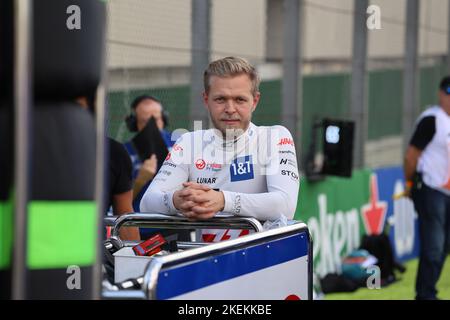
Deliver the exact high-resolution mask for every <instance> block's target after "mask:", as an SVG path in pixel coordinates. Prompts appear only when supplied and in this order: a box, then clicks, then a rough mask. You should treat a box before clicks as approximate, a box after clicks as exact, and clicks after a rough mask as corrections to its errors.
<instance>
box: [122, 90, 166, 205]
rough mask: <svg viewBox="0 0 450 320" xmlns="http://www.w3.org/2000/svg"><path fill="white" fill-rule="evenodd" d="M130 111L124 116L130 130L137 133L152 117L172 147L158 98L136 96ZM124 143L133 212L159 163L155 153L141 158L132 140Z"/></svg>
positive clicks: (164, 114) (163, 137)
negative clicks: (131, 190)
mask: <svg viewBox="0 0 450 320" xmlns="http://www.w3.org/2000/svg"><path fill="white" fill-rule="evenodd" d="M131 111H132V113H131V114H130V115H129V116H128V117H127V118H126V123H127V127H128V129H129V130H130V131H131V132H138V133H139V132H141V131H142V130H144V128H145V127H146V126H147V124H148V122H149V120H150V119H151V118H152V117H153V118H154V119H155V122H156V126H157V128H158V129H159V132H160V134H161V138H162V139H163V141H164V143H165V145H166V147H167V148H168V149H170V148H171V147H172V145H173V141H172V140H171V138H170V137H171V135H170V133H169V131H167V130H166V127H167V114H166V113H165V112H164V109H163V106H162V103H161V101H160V100H159V99H157V98H156V97H154V96H150V95H141V96H138V97H136V98H135V99H134V100H133V102H132V104H131ZM124 145H125V148H126V150H127V152H128V154H129V156H130V159H131V162H132V167H133V173H132V178H133V208H134V211H135V212H139V203H140V201H141V198H142V196H143V194H144V193H145V190H147V187H148V186H149V184H150V182H151V180H152V179H153V177H154V176H155V175H156V173H157V171H158V167H160V166H161V163H158V159H157V157H156V155H155V154H152V155H151V156H150V157H149V158H147V159H141V158H140V157H139V153H138V150H136V146H135V145H134V144H133V143H132V141H128V142H126V143H125V144H124Z"/></svg>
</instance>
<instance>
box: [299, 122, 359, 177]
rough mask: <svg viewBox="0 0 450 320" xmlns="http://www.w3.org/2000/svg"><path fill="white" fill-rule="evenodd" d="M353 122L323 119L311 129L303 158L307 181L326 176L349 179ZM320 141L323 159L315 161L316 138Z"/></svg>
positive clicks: (350, 173)
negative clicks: (309, 139) (308, 143)
mask: <svg viewBox="0 0 450 320" xmlns="http://www.w3.org/2000/svg"><path fill="white" fill-rule="evenodd" d="M354 126H355V124H354V122H353V121H346V120H332V119H323V120H317V121H315V122H314V124H313V126H312V128H311V143H310V145H309V149H308V152H307V154H306V158H305V164H304V166H305V173H306V177H307V179H308V180H309V181H319V180H322V179H324V178H325V176H327V175H331V176H341V177H351V176H352V166H353V136H354ZM319 134H320V135H321V137H322V139H321V141H320V143H322V153H321V154H322V155H323V159H322V161H321V162H320V163H319V162H318V161H317V159H316V155H317V154H316V151H317V149H318V143H319V141H318V136H319Z"/></svg>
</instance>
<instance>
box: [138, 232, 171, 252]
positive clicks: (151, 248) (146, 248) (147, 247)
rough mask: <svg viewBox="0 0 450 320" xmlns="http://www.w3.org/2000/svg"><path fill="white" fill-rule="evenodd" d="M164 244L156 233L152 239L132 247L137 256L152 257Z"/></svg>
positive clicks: (162, 238)
mask: <svg viewBox="0 0 450 320" xmlns="http://www.w3.org/2000/svg"><path fill="white" fill-rule="evenodd" d="M165 243H166V239H164V237H163V236H162V235H161V234H159V233H157V234H155V235H154V236H153V237H151V238H149V239H147V240H145V241H144V242H141V243H139V244H138V245H135V246H134V247H133V251H134V253H135V254H136V255H137V256H152V255H154V254H155V253H158V252H160V251H161V246H162V245H163V244H165Z"/></svg>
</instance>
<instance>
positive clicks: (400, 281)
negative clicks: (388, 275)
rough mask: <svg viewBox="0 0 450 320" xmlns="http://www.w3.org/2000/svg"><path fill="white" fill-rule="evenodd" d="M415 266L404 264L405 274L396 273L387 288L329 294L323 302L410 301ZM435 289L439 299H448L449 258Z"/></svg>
mask: <svg viewBox="0 0 450 320" xmlns="http://www.w3.org/2000/svg"><path fill="white" fill-rule="evenodd" d="M417 265H418V260H417V259H414V260H411V261H408V262H407V263H405V266H406V268H407V269H406V272H405V273H403V274H402V273H396V275H397V281H396V282H394V283H392V284H391V285H389V286H387V287H382V288H381V289H367V288H360V289H358V290H356V291H355V292H352V293H329V294H326V295H325V300H412V299H414V296H415V289H414V288H415V283H416V272H417ZM437 289H438V297H439V298H440V299H445V300H449V299H450V257H447V260H446V263H445V265H444V268H443V270H442V273H441V277H440V279H439V282H438V284H437Z"/></svg>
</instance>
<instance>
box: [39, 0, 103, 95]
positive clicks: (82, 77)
mask: <svg viewBox="0 0 450 320" xmlns="http://www.w3.org/2000/svg"><path fill="white" fill-rule="evenodd" d="M74 7H78V8H79V13H80V15H81V17H80V29H72V28H70V24H69V22H70V21H69V20H70V17H71V15H72V14H76V13H77V12H76V11H70V10H69V9H70V8H74ZM104 7H105V4H104V3H103V2H102V1H92V0H77V1H71V0H70V1H69V0H40V1H39V2H37V3H36V4H35V5H34V15H33V32H34V37H33V39H34V41H33V45H34V47H33V50H34V72H33V76H34V80H33V83H34V88H35V97H36V98H37V99H39V100H41V101H42V100H51V101H57V100H65V101H67V100H75V99H76V98H77V97H81V96H85V97H93V96H95V93H96V90H97V86H98V84H99V82H100V78H101V75H102V66H103V59H104V50H105V29H106V11H105V10H104ZM68 12H69V13H68Z"/></svg>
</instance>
